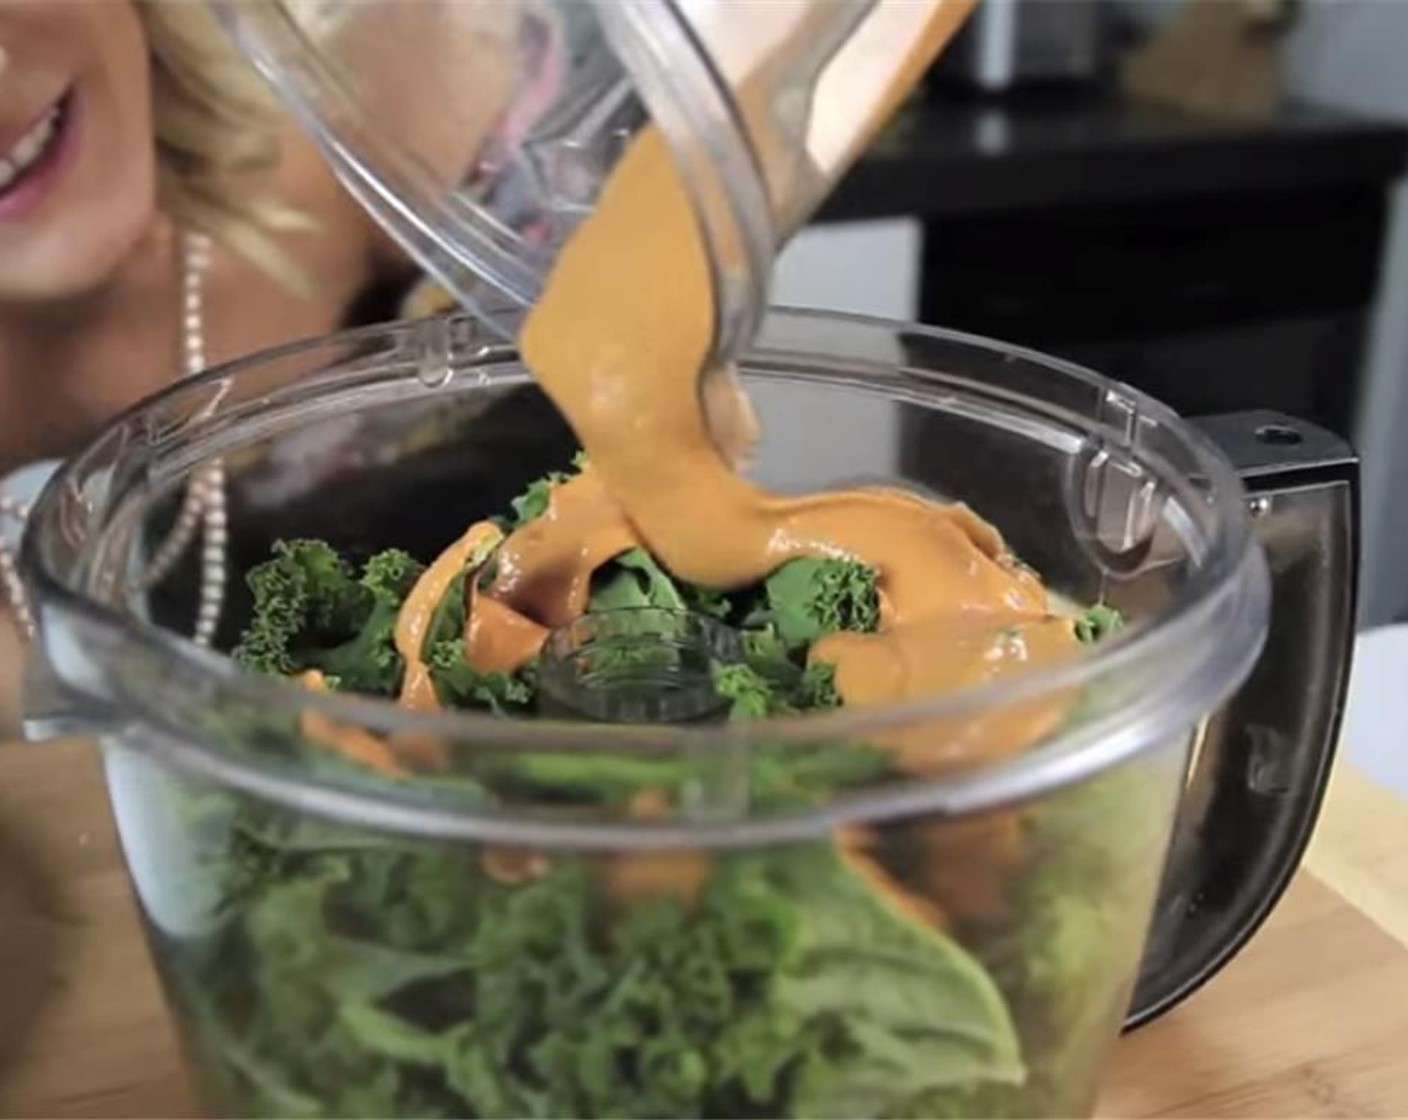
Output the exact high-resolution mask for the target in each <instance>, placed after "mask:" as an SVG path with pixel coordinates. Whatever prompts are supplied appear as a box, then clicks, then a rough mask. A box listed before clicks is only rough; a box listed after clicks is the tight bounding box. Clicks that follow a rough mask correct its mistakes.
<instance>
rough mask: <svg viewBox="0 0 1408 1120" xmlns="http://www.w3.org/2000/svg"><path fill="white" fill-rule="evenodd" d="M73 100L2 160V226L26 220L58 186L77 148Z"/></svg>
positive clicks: (46, 117) (63, 101) (57, 107)
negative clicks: (73, 151)
mask: <svg viewBox="0 0 1408 1120" xmlns="http://www.w3.org/2000/svg"><path fill="white" fill-rule="evenodd" d="M74 100H75V99H74V97H73V94H72V93H71V92H70V93H66V94H65V95H64V96H63V97H61V98H60V99H59V100H58V102H57V103H55V105H54V107H53V108H52V109H50V110H49V111H48V112H47V113H45V114H44V116H43V117H41V118H40V119H39V120H38V121H36V122H35V123H34V124H33V125H32V126H31V127H30V128H29V130H28V131H27V132H25V133H24V135H23V136H21V137H20V138H19V139H18V140H16V141H15V143H14V144H13V145H11V147H10V149H9V150H8V151H7V152H6V153H5V154H4V156H3V157H0V222H15V221H19V220H21V219H23V218H25V217H27V216H28V215H29V214H31V213H32V212H33V211H34V210H35V209H36V208H37V207H38V206H39V205H40V204H41V203H42V202H43V201H44V199H45V198H47V197H48V195H49V193H50V191H51V189H52V188H53V187H54V185H55V184H56V183H57V182H58V179H59V176H60V175H61V174H62V172H63V170H64V168H65V167H66V166H67V165H68V162H69V156H70V154H71V152H72V150H73V148H74V133H75V128H74V123H75V117H76V115H77V114H76V113H75V111H74V109H75V106H74Z"/></svg>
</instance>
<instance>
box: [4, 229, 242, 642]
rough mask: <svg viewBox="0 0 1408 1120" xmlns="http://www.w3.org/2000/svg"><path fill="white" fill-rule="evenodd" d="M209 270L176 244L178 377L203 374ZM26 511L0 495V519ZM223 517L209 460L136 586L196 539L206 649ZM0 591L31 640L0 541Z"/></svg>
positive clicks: (199, 247) (205, 413) (185, 241)
mask: <svg viewBox="0 0 1408 1120" xmlns="http://www.w3.org/2000/svg"><path fill="white" fill-rule="evenodd" d="M209 268H210V239H209V238H208V237H206V236H205V234H203V233H187V234H184V235H183V236H182V238H181V375H182V377H194V376H195V375H196V374H198V373H200V372H201V371H202V370H204V369H205V366H206V352H205V276H206V273H207V272H208V271H209ZM229 389H230V383H229V382H228V381H222V382H220V383H219V384H218V385H217V386H216V388H215V391H214V393H212V394H211V398H210V400H209V401H208V402H207V403H206V404H205V405H204V406H203V407H202V408H201V409H200V411H199V412H198V413H196V416H195V419H196V420H197V421H200V420H206V419H209V417H210V416H212V415H213V414H214V413H215V410H216V409H217V408H219V407H220V404H221V402H222V401H223V400H224V399H225V396H226V394H227V393H228V392H229ZM29 512H30V507H29V506H28V504H26V503H24V502H19V501H16V500H15V499H13V498H10V497H7V496H5V495H0V517H4V518H10V519H12V520H15V521H18V522H20V523H21V524H23V523H24V522H25V521H26V520H27V519H28V517H29ZM228 529H229V526H228V515H227V512H226V503H225V466H224V464H223V463H222V462H221V461H220V460H219V459H213V460H211V461H210V462H209V463H207V464H205V465H204V466H202V467H201V468H200V469H199V470H198V471H197V472H196V473H195V475H194V476H193V477H192V478H191V481H190V483H189V484H188V485H187V487H186V496H185V499H184V500H183V501H182V503H181V510H180V512H179V513H178V514H177V515H176V523H175V524H174V525H173V526H172V528H171V531H170V532H169V533H168V534H167V536H166V539H165V540H164V541H163V542H162V543H161V546H160V547H159V548H158V549H157V550H156V553H155V555H154V556H153V557H152V560H151V563H150V564H149V565H148V566H147V568H146V570H145V571H144V572H143V573H142V575H141V576H140V578H139V579H138V580H137V584H136V589H137V590H139V591H145V590H149V589H150V588H151V587H153V586H155V585H156V584H157V583H160V582H161V580H162V579H163V578H165V576H166V575H167V574H168V573H169V572H170V571H171V569H172V568H173V567H175V566H176V563H177V561H179V560H180V558H181V557H182V555H183V554H184V553H185V551H186V549H187V548H188V547H189V546H190V543H191V541H192V540H193V539H194V538H195V535H196V534H197V533H198V532H199V533H200V534H201V553H200V575H201V578H200V597H199V600H198V606H197V610H196V626H195V635H194V636H195V640H196V642H197V643H199V644H200V645H209V644H210V641H211V639H212V638H213V637H214V636H215V630H216V628H217V627H218V626H219V624H220V611H221V608H222V607H223V606H224V603H225V578H226V577H225V572H226V564H225V553H226V546H227V544H228V539H229V533H228ZM0 588H2V589H3V591H4V595H5V598H6V599H7V600H9V603H10V607H11V609H12V610H13V611H14V615H15V621H16V623H17V624H18V625H19V628H20V631H21V633H23V634H24V636H25V637H26V638H32V637H33V636H34V612H33V609H32V608H31V606H30V603H29V594H28V592H27V591H26V590H25V587H24V583H23V581H21V579H20V576H19V570H18V568H17V567H16V564H15V554H14V549H13V548H11V547H10V545H9V543H8V542H6V541H5V540H4V539H3V538H0Z"/></svg>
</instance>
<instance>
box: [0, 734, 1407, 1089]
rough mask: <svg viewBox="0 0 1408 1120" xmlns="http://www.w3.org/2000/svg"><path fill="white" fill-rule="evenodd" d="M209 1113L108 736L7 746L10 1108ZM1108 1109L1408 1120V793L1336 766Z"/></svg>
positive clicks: (1, 808)
mask: <svg viewBox="0 0 1408 1120" xmlns="http://www.w3.org/2000/svg"><path fill="white" fill-rule="evenodd" d="M193 1110H194V1105H193V1102H192V1098H191V1095H190V1092H189V1089H188V1087H187V1083H186V1080H185V1077H184V1074H183V1072H182V1069H181V1065H180V1061H179V1056H178V1054H177V1050H176V1045H175V1040H174V1037H173V1034H172V1031H171V1026H170V1024H169V1022H168V1021H167V1017H166V1014H165V1010H164V1008H163V1007H162V1003H161V997H160V993H159V991H158V989H157V985H156V980H155V977H154V976H153V974H152V969H151V964H150V961H149V959H148V957H147V952H146V946H145V944H144V943H143V941H142V937H141V932H140V930H139V927H138V924H137V916H136V912H135V909H134V906H133V902H132V897H131V893H130V890H129V887H128V883H127V878H126V874H125V873H124V871H123V869H122V865H121V858H120V856H119V854H118V851H117V840H116V836H115V833H114V830H113V824H112V819H111V817H110V815H109V813H108V808H107V799H106V796H105V794H104V791H103V788H102V777H101V774H100V771H99V767H98V765H97V760H96V757H95V753H94V751H93V749H92V748H91V747H89V746H87V745H85V744H82V743H55V744H45V745H40V746H34V745H24V744H15V745H5V746H0V1113H3V1114H4V1115H8V1116H48V1117H66V1116H102V1117H128V1116H130V1117H139V1116H145V1117H171V1116H189V1115H191V1114H192V1112H193ZM1100 1111H1101V1114H1102V1115H1104V1116H1108V1117H1136V1116H1170V1117H1173V1116H1184V1117H1194V1116H1196V1117H1250V1116H1257V1117H1309V1116H1408V803H1405V802H1403V801H1401V800H1399V799H1398V798H1396V797H1395V796H1393V795H1392V794H1390V793H1387V792H1385V791H1383V790H1381V789H1379V788H1377V787H1375V786H1372V785H1371V784H1370V783H1368V782H1367V781H1366V780H1365V779H1364V778H1362V777H1361V776H1359V775H1358V774H1356V773H1355V772H1353V771H1352V770H1344V771H1341V772H1340V773H1338V774H1337V775H1336V780H1335V782H1334V783H1333V784H1332V787H1331V791H1330V796H1329V799H1328V802H1327V808H1326V811H1325V816H1324V820H1323V822H1322V826H1321V828H1320V831H1319V833H1318V834H1317V837H1316V844H1315V846H1314V847H1313V848H1312V851H1311V854H1310V857H1309V858H1308V860H1307V862H1306V867H1305V869H1304V870H1303V871H1302V872H1301V874H1300V876H1299V878H1298V879H1297V881H1296V882H1295V884H1294V885H1293V886H1292V888H1291V890H1290V892H1289V893H1288V894H1287V896H1286V898H1285V899H1284V901H1283V902H1282V903H1281V905H1280V906H1279V907H1278V908H1277V911H1276V913H1275V915H1274V916H1273V917H1272V919H1271V921H1270V922H1269V923H1268V925H1267V927H1266V928H1265V929H1263V930H1262V931H1261V933H1260V934H1258V936H1257V937H1256V939H1255V940H1254V941H1253V943H1252V944H1251V946H1250V947H1249V948H1248V949H1247V950H1246V951H1244V952H1243V953H1242V954H1241V956H1239V957H1238V958H1237V960H1236V961H1235V962H1233V964H1232V965H1231V966H1230V967H1229V968H1228V969H1227V970H1226V971H1225V972H1223V973H1222V974H1221V975H1220V976H1219V977H1218V978H1217V979H1216V980H1214V981H1213V982H1212V983H1211V984H1210V985H1209V986H1208V987H1207V988H1206V989H1204V990H1203V991H1202V992H1200V993H1199V994H1198V995H1196V996H1194V997H1193V998H1192V999H1191V1000H1190V1001H1188V1002H1187V1003H1185V1004H1184V1005H1183V1006H1182V1007H1180V1008H1178V1009H1177V1010H1175V1011H1174V1012H1173V1013H1171V1014H1170V1015H1168V1016H1166V1017H1165V1018H1163V1019H1161V1020H1160V1021H1158V1022H1157V1023H1155V1024H1153V1025H1152V1026H1150V1027H1147V1028H1145V1029H1144V1030H1141V1031H1139V1032H1137V1033H1136V1034H1134V1035H1132V1036H1130V1037H1129V1038H1126V1039H1124V1040H1123V1041H1122V1042H1121V1043H1120V1045H1119V1047H1118V1049H1117V1052H1116V1054H1115V1058H1114V1062H1113V1065H1112V1068H1111V1070H1110V1073H1109V1077H1108V1080H1107V1084H1106V1089H1105V1093H1104V1096H1103V1098H1102V1101H1101V1107H1100Z"/></svg>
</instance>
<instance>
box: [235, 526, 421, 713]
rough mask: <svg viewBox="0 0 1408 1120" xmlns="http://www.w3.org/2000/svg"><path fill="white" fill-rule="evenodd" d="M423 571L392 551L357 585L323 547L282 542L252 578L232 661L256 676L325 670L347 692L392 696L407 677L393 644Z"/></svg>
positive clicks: (368, 567) (375, 559) (373, 562)
mask: <svg viewBox="0 0 1408 1120" xmlns="http://www.w3.org/2000/svg"><path fill="white" fill-rule="evenodd" d="M422 570H423V569H422V567H421V565H420V564H419V563H418V562H417V561H416V560H414V559H413V558H412V557H410V556H409V555H407V554H406V553H405V552H402V551H401V550H399V549H388V550H386V551H385V552H380V553H377V554H376V555H374V556H372V557H371V558H370V559H369V560H367V562H366V564H365V565H363V568H362V572H361V575H360V577H358V578H354V577H353V574H352V568H351V566H350V565H349V564H348V563H347V561H346V560H344V559H343V558H342V557H341V556H339V555H338V554H337V553H336V552H335V551H334V550H333V549H332V548H331V546H329V545H328V544H326V543H325V542H323V541H312V540H294V541H279V542H277V543H276V544H275V545H274V554H273V556H272V557H271V558H270V559H269V560H267V561H265V562H264V563H263V564H260V565H259V566H257V567H256V568H254V569H252V570H251V571H250V573H249V575H248V577H247V578H248V582H249V588H250V591H251V592H252V593H253V596H254V611H253V615H252V617H251V619H250V622H249V625H248V626H247V627H246V629H245V632H244V634H243V636H242V637H241V639H240V642H239V644H238V645H237V646H236V647H235V649H234V651H233V656H234V658H235V660H237V661H238V662H240V664H242V665H244V666H245V667H246V668H249V669H253V670H256V671H258V672H263V673H272V674H277V675H280V676H287V675H289V674H292V673H298V672H302V671H303V670H306V669H320V670H322V671H323V672H324V673H326V674H327V675H328V676H329V677H330V678H334V679H335V680H336V682H337V684H338V686H339V687H341V688H345V689H348V690H350V691H355V692H367V693H372V694H374V695H390V694H392V693H394V692H395V690H396V687H397V685H398V684H399V682H400V676H401V670H402V665H401V658H400V656H399V654H397V652H396V649H395V646H394V645H393V643H392V631H393V630H394V628H395V625H396V613H397V611H398V610H399V609H400V606H401V603H402V601H403V600H404V599H405V597H406V595H407V594H408V593H409V591H410V589H411V587H412V586H413V585H414V583H415V581H416V579H417V578H418V577H419V576H420V573H421V571H422Z"/></svg>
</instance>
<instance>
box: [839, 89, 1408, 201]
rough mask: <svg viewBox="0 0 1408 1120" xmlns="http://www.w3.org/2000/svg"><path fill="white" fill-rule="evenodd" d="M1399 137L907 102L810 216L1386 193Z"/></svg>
mask: <svg viewBox="0 0 1408 1120" xmlns="http://www.w3.org/2000/svg"><path fill="white" fill-rule="evenodd" d="M1406 164H1408V127H1404V126H1403V125H1400V124H1395V123H1393V122H1388V121H1378V120H1371V119H1365V118H1360V117H1356V116H1352V115H1349V114H1345V113H1341V112H1334V111H1329V110H1324V109H1317V108H1313V107H1310V106H1303V105H1294V104H1292V105H1287V106H1286V107H1284V108H1283V109H1281V110H1279V111H1278V112H1276V113H1274V114H1273V115H1271V116H1270V117H1268V118H1265V119H1259V120H1238V119H1235V118H1221V117H1215V116H1209V115H1198V114H1192V113H1186V112H1181V111H1178V110H1174V109H1168V108H1164V107H1161V106H1157V105H1150V104H1144V103H1141V102H1139V101H1137V100H1132V99H1130V98H1128V97H1125V96H1123V95H1121V94H1118V93H1116V92H1113V91H1110V90H1104V89H1099V88H1097V89H1094V90H1088V91H1085V90H1082V91H1076V92H1059V93H1052V92H1049V91H1048V92H1039V93H1032V94H1028V95H1018V96H1012V97H1006V98H1001V99H991V98H990V99H981V98H977V97H967V96H958V95H952V94H950V95H943V94H939V93H935V94H932V95H931V96H930V97H928V98H927V99H925V100H919V101H916V102H914V103H913V104H911V105H909V106H908V107H907V108H906V109H905V110H904V111H903V112H902V113H901V115H900V116H899V117H898V118H897V119H896V120H895V122H894V124H893V125H892V126H891V127H890V129H889V130H888V131H887V132H886V133H885V134H884V135H883V136H882V138H881V140H880V142H879V143H877V144H876V145H875V147H874V148H873V149H872V150H871V151H870V152H869V153H868V154H867V155H866V156H865V157H864V158H863V159H862V160H861V161H860V163H859V164H857V166H856V167H855V168H854V169H853V170H852V171H851V173H850V174H849V175H848V176H847V177H846V178H845V179H844V180H842V182H841V184H840V186H839V187H838V189H837V190H836V191H835V193H834V194H833V195H832V196H831V198H830V200H829V202H828V203H827V205H826V206H825V207H824V208H823V210H822V211H821V213H820V215H819V220H821V221H830V220H854V219H860V218H879V217H892V216H897V215H913V216H916V217H920V218H943V217H956V216H962V215H969V214H979V213H992V212H998V211H1004V210H1022V209H1033V208H1037V207H1050V206H1066V205H1100V204H1105V203H1113V202H1124V201H1132V200H1147V199H1150V198H1176V197H1187V196H1190V195H1200V194H1201V195H1207V194H1217V193H1230V192H1248V191H1260V190H1282V189H1295V188H1300V189H1309V188H1321V187H1327V186H1335V185H1344V184H1348V183H1366V182H1371V183H1384V184H1386V183H1388V182H1389V181H1390V180H1393V179H1396V178H1397V177H1398V176H1399V175H1401V174H1402V173H1403V170H1404V167H1405V165H1406Z"/></svg>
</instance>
